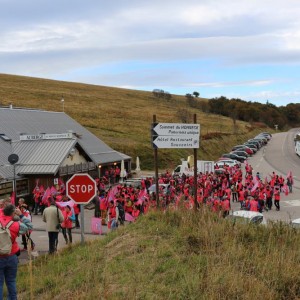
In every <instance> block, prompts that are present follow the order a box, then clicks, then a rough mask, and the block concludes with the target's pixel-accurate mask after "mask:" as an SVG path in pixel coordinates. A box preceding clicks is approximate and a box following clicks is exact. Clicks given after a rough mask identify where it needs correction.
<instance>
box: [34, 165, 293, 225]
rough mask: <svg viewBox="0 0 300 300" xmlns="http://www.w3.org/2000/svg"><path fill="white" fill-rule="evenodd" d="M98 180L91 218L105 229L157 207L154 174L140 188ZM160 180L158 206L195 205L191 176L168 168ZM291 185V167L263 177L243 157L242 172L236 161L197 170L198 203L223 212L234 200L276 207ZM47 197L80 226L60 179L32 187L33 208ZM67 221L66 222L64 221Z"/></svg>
mask: <svg viewBox="0 0 300 300" xmlns="http://www.w3.org/2000/svg"><path fill="white" fill-rule="evenodd" d="M96 182H97V186H98V195H97V197H95V198H94V199H93V203H94V205H95V217H96V218H101V219H102V225H104V224H107V225H108V228H111V229H114V228H116V227H117V226H118V225H119V224H124V222H125V221H129V222H133V221H135V220H136V219H137V218H138V217H139V216H140V215H143V214H146V213H147V212H148V211H149V210H150V209H156V205H157V203H156V195H155V192H153V190H151V186H152V185H153V184H154V183H155V182H154V178H153V177H147V178H143V179H141V180H140V185H139V187H133V186H132V185H130V184H124V183H116V184H115V185H113V186H110V187H109V188H108V187H107V185H106V183H107V180H106V179H105V178H100V179H99V178H98V179H96ZM158 183H159V203H160V205H159V206H160V209H163V210H165V209H178V207H185V208H186V209H193V207H194V205H195V203H194V199H195V197H194V195H193V192H194V177H192V176H191V177H189V176H185V175H183V176H182V177H174V176H172V175H171V173H170V172H168V171H167V172H165V173H163V174H161V175H160V176H159V179H158ZM292 186H293V176H292V173H291V172H289V173H288V175H287V177H286V178H284V177H283V176H281V175H278V174H276V173H275V172H272V174H268V175H267V176H265V177H264V178H261V175H260V174H259V173H258V172H257V173H255V174H254V173H253V168H252V166H251V165H250V164H248V163H247V162H246V163H245V168H244V171H243V170H242V168H241V167H240V166H239V165H236V166H233V167H229V166H226V165H225V166H224V167H222V169H219V168H218V166H216V169H215V172H211V173H205V174H204V173H200V174H198V177H197V204H196V205H197V206H199V207H200V206H201V205H206V206H208V207H210V208H211V210H212V211H214V212H216V213H218V214H220V215H221V216H224V217H226V215H228V214H229V212H230V210H231V205H232V203H233V202H238V203H240V208H241V209H243V210H250V211H256V212H263V211H268V210H271V209H273V205H274V206H275V208H276V210H277V211H279V210H280V200H281V197H282V195H288V193H291V192H292ZM45 195H46V196H45ZM50 196H51V197H54V198H56V203H57V206H58V207H60V208H61V209H62V211H65V210H66V207H67V206H68V207H69V208H71V211H72V213H71V212H69V211H68V214H66V213H64V215H66V216H67V218H69V219H71V215H72V214H73V215H74V216H73V222H74V225H73V226H74V227H75V226H76V227H79V226H80V225H79V221H78V214H79V213H80V211H79V207H78V206H77V205H76V204H74V203H73V202H72V201H69V199H68V198H67V197H66V196H65V190H64V184H63V183H62V182H60V188H59V189H57V188H54V187H52V188H48V189H47V190H46V191H44V192H43V188H42V187H38V186H37V187H36V189H35V191H34V198H35V201H36V204H37V205H36V207H39V206H40V205H42V206H48V205H49V203H48V199H49V197H50ZM66 223H67V224H69V223H70V222H65V221H64V224H66ZM68 227H71V225H70V224H69V226H68Z"/></svg>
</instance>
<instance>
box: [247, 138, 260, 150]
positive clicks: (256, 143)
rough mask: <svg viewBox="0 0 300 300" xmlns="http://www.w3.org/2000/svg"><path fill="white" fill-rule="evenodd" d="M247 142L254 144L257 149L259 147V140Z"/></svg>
mask: <svg viewBox="0 0 300 300" xmlns="http://www.w3.org/2000/svg"><path fill="white" fill-rule="evenodd" d="M247 144H250V145H254V146H256V148H257V149H260V148H261V146H262V145H261V143H260V142H259V141H253V140H248V142H247Z"/></svg>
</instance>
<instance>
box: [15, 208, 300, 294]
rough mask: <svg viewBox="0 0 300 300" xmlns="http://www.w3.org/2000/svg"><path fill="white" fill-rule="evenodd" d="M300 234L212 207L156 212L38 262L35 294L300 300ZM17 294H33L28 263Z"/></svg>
mask: <svg viewBox="0 0 300 300" xmlns="http://www.w3.org/2000/svg"><path fill="white" fill-rule="evenodd" d="M299 246H300V233H299V231H296V230H294V229H292V228H290V227H289V226H288V225H285V224H282V223H276V224H271V225H270V226H269V227H265V226H254V225H244V224H235V225H234V224H233V223H231V222H230V221H229V220H228V221H227V220H223V219H220V218H219V217H217V216H216V215H214V214H212V213H211V212H209V211H207V210H206V209H205V208H204V209H202V210H201V211H200V212H198V213H195V212H193V211H187V210H182V211H170V212H166V213H161V212H151V213H149V214H148V215H146V216H144V217H141V218H140V219H139V220H138V221H137V222H136V223H135V224H130V225H128V226H125V227H120V228H119V229H118V230H117V231H116V232H113V233H110V234H108V235H107V236H106V237H105V238H104V239H101V240H96V241H93V242H89V243H87V244H86V245H85V246H81V245H74V246H73V247H70V248H66V249H65V250H63V251H62V252H60V253H59V254H58V255H55V256H45V257H40V258H38V259H37V260H36V261H34V263H33V282H34V285H33V293H34V299H273V300H274V299H299V298H300V276H299V274H300V251H299ZM17 282H18V289H19V294H20V297H19V299H30V298H29V295H30V288H29V287H30V280H29V273H28V266H21V267H20V268H19V273H18V279H17Z"/></svg>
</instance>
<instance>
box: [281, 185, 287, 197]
mask: <svg viewBox="0 0 300 300" xmlns="http://www.w3.org/2000/svg"><path fill="white" fill-rule="evenodd" d="M282 191H283V192H284V194H285V195H286V196H287V195H288V194H289V188H288V186H287V185H286V184H285V185H284V186H283V187H282Z"/></svg>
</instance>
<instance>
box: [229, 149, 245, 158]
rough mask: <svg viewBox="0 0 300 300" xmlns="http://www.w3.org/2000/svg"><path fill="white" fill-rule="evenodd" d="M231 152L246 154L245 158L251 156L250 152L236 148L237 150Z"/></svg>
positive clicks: (240, 154)
mask: <svg viewBox="0 0 300 300" xmlns="http://www.w3.org/2000/svg"><path fill="white" fill-rule="evenodd" d="M230 153H233V154H237V155H239V156H244V157H245V158H247V157H249V154H248V153H247V152H246V151H243V150H235V151H232V152H230Z"/></svg>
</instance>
